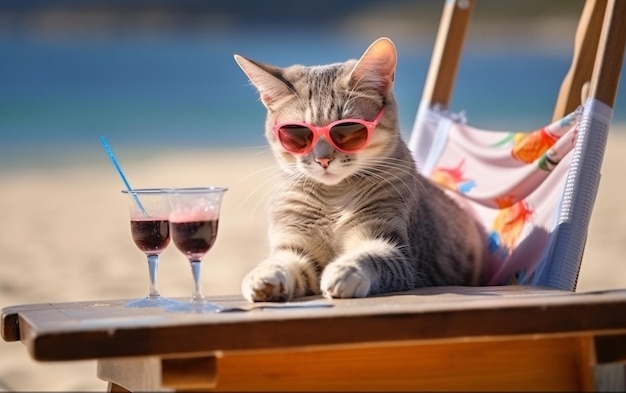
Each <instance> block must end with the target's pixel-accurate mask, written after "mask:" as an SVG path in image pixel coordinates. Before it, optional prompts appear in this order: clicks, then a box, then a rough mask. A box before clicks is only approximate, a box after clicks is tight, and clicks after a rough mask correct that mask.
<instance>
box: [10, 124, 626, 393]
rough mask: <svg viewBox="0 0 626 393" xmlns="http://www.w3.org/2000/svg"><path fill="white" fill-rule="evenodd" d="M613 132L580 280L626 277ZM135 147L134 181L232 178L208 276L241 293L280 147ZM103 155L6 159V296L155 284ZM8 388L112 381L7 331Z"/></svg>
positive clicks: (617, 143) (182, 265)
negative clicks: (41, 356) (35, 161)
mask: <svg viewBox="0 0 626 393" xmlns="http://www.w3.org/2000/svg"><path fill="white" fill-rule="evenodd" d="M611 132H612V133H611V134H610V136H609V141H608V146H607V151H606V155H605V160H604V164H603V177H602V181H601V184H600V191H599V194H598V197H597V201H596V204H595V207H594V212H593V215H592V221H591V226H590V232H589V237H588V241H587V246H586V251H585V257H584V260H583V265H582V270H581V274H580V278H579V281H578V291H589V290H600V289H613V288H623V287H626V267H625V265H624V255H625V254H626V206H625V205H624V204H623V203H622V199H623V195H624V191H626V183H625V182H624V176H623V172H624V169H623V168H626V126H620V127H616V126H614V127H613V130H612V131H611ZM102 154H103V153H102ZM127 156H128V155H126V156H125V158H124V161H125V162H124V168H125V170H126V172H127V174H128V175H129V177H130V178H131V179H132V183H133V186H134V187H158V186H200V185H223V186H227V187H229V191H228V192H227V194H226V195H225V197H224V202H223V205H222V215H221V220H220V230H219V234H218V238H217V242H216V244H215V246H214V248H213V249H212V250H211V251H210V252H209V254H207V256H206V257H205V259H204V262H205V263H204V266H203V269H204V270H203V273H202V283H203V288H204V292H205V294H207V295H217V294H233V293H239V285H240V282H241V279H242V278H243V276H244V274H245V273H246V272H247V271H248V270H249V269H250V268H251V266H253V265H254V264H255V263H256V262H257V261H258V260H260V259H261V258H263V257H264V256H265V254H266V252H267V241H266V239H267V227H266V226H267V219H266V214H267V209H266V207H267V206H266V203H267V197H268V195H269V193H270V190H271V188H270V187H269V185H270V183H271V182H272V176H273V175H274V174H275V173H276V169H275V164H274V161H273V158H272V157H271V156H270V155H269V154H268V153H267V152H265V153H258V152H257V150H250V151H248V150H245V149H244V150H242V149H238V150H224V151H203V152H202V151H189V150H185V151H173V152H169V153H160V154H156V155H154V157H153V158H148V157H145V156H144V157H142V158H141V159H139V158H138V159H135V160H128V158H127ZM98 158H99V159H98V160H92V161H97V163H93V162H89V160H86V162H85V163H81V165H55V166H46V165H41V166H31V167H30V168H22V169H20V170H17V171H15V170H7V169H6V168H4V167H3V168H0V184H2V194H1V195H2V196H1V198H0V200H1V201H2V206H3V208H4V209H5V211H4V214H3V224H4V225H2V227H1V229H0V231H2V232H1V236H0V261H1V265H0V307H6V306H10V305H18V304H26V303H43V302H66V301H88V300H106V299H120V298H140V297H143V296H145V295H146V294H147V291H148V272H147V264H146V262H145V258H144V256H143V254H142V253H140V252H139V251H138V250H137V248H136V247H135V245H134V244H133V243H132V241H131V238H130V232H129V226H128V211H127V207H126V200H125V199H124V197H123V196H122V194H121V193H120V192H119V191H120V189H121V185H122V183H121V181H120V179H119V178H118V177H117V175H116V174H115V171H114V170H113V167H112V166H111V165H110V163H109V162H108V161H106V160H102V159H100V158H101V157H98ZM159 284H160V285H159V286H160V289H161V292H162V294H163V295H165V296H176V297H184V296H187V295H188V294H190V291H191V275H190V271H189V267H188V263H187V262H186V260H185V259H184V258H183V256H182V255H181V254H180V253H178V251H177V250H176V249H175V248H174V247H173V246H170V247H169V248H168V249H167V250H166V251H165V252H164V253H163V254H162V257H161V265H160V274H159ZM2 389H5V390H21V391H36V390H39V391H42V390H46V391H105V390H106V383H105V382H103V381H100V380H98V379H97V378H96V363H95V361H80V362H68V363H56V362H46V363H43V362H35V361H33V360H32V359H31V358H30V357H29V355H28V353H27V351H26V348H25V347H24V346H23V345H22V344H21V343H5V342H0V390H2Z"/></svg>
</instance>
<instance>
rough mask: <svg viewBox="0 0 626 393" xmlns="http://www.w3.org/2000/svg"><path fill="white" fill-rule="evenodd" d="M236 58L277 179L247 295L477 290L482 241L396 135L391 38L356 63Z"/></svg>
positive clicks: (376, 44) (335, 295)
mask: <svg viewBox="0 0 626 393" xmlns="http://www.w3.org/2000/svg"><path fill="white" fill-rule="evenodd" d="M235 60H236V62H237V63H238V64H239V66H240V67H241V69H242V70H243V71H244V73H245V74H246V75H247V76H248V78H249V79H250V81H251V83H252V84H253V85H254V86H255V87H256V88H257V90H258V92H259V93H260V98H261V101H262V103H263V104H264V105H265V107H266V108H267V110H268V112H267V119H266V122H265V135H266V137H267V139H268V141H269V145H270V146H271V149H272V151H273V153H274V155H275V157H276V160H277V161H278V164H279V166H280V167H281V169H282V173H284V176H283V178H282V182H281V184H280V186H279V187H277V189H276V192H275V193H274V200H273V203H272V204H271V208H270V226H269V234H270V255H269V257H268V258H267V259H265V260H263V261H261V262H260V263H259V264H258V265H257V266H255V267H254V268H253V269H252V270H251V271H250V272H249V273H248V274H247V275H246V277H245V278H244V280H243V283H242V293H243V296H244V297H245V298H246V299H248V300H249V301H287V300H290V299H292V298H294V297H299V296H305V295H313V294H323V295H324V296H325V297H329V298H350V297H365V296H368V295H373V294H380V293H388V292H396V291H405V290H409V289H413V288H417V287H426V286H439V285H477V284H481V279H480V277H481V267H482V264H483V263H482V258H483V254H484V253H485V250H484V244H485V240H484V234H483V233H482V231H480V229H479V227H478V225H477V224H476V223H475V221H474V220H473V219H472V218H471V217H470V216H469V215H468V214H466V212H465V211H464V210H463V209H461V208H460V206H459V205H458V204H457V203H456V202H454V200H453V199H451V198H450V197H448V196H447V194H446V193H445V192H444V191H442V189H440V188H439V187H438V186H436V185H434V184H433V183H431V181H429V180H428V179H426V178H424V177H423V176H421V175H420V174H418V172H417V169H416V164H415V162H414V161H413V158H412V156H411V153H410V152H409V149H408V148H407V146H406V144H405V143H404V142H403V140H402V138H401V134H400V131H399V125H398V113H397V112H398V109H397V104H396V100H395V98H394V95H393V83H394V76H395V69H396V62H397V55H396V49H395V46H394V44H393V43H392V42H391V41H390V40H389V39H388V38H380V39H378V40H376V41H375V42H374V43H372V44H371V45H370V47H369V48H368V49H367V50H366V51H365V53H364V54H363V55H362V57H361V58H360V60H358V61H357V60H348V61H346V62H343V63H336V64H330V65H322V66H312V67H307V66H302V65H293V66H290V67H287V68H279V67H275V66H271V65H267V64H263V63H259V62H257V61H254V60H250V59H247V58H245V57H242V56H239V55H235Z"/></svg>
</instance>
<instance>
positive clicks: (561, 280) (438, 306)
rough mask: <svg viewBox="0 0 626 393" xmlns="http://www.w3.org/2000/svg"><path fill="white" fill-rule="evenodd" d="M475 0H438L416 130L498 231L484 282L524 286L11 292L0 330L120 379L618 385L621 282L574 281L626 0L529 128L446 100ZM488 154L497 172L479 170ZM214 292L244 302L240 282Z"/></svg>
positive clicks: (277, 385)
mask: <svg viewBox="0 0 626 393" xmlns="http://www.w3.org/2000/svg"><path fill="white" fill-rule="evenodd" d="M473 6H474V0H459V1H452V0H446V1H445V5H444V10H443V16H442V21H441V25H440V29H439V32H438V36H437V39H436V43H435V49H434V53H433V57H432V61H431V65H430V70H429V73H428V77H427V81H426V86H425V89H424V94H423V98H422V102H421V104H420V108H419V110H418V114H417V118H416V122H415V127H414V130H413V134H412V136H411V140H410V141H409V144H410V147H411V148H412V151H413V153H414V156H415V159H416V160H417V163H418V165H419V168H420V170H421V171H422V172H423V173H425V174H426V175H428V176H430V177H431V178H433V179H435V180H436V181H438V182H439V183H441V184H443V185H444V186H445V187H447V188H448V190H449V192H450V193H451V194H452V195H453V196H454V197H455V198H458V200H459V202H460V203H462V204H464V205H465V206H467V208H468V209H472V212H473V213H474V214H475V215H476V217H477V218H478V219H479V220H481V222H482V223H483V224H484V225H485V227H486V228H488V229H489V230H491V237H490V245H491V246H492V249H491V250H492V253H491V255H492V260H491V261H490V262H491V263H492V264H490V266H491V269H490V270H489V272H488V276H487V277H486V278H487V279H488V281H489V283H497V284H511V283H523V284H529V285H496V286H485V287H443V288H421V289H417V290H414V291H408V292H403V293H399V294H386V295H384V296H373V297H370V298H364V299H341V300H337V301H336V302H333V304H332V307H313V308H311V309H307V308H303V309H298V310H291V311H285V310H282V311H281V310H274V308H280V305H278V307H277V304H271V305H263V304H260V305H257V306H259V308H261V307H269V308H268V309H267V310H265V311H267V312H264V311H262V310H257V311H258V312H257V311H254V312H250V313H238V312H233V313H224V314H219V315H218V314H215V315H202V316H199V315H186V314H178V313H169V314H164V313H163V312H162V310H155V309H145V310H141V312H139V313H138V311H137V310H133V309H128V308H126V307H124V303H125V302H126V300H116V301H92V302H79V303H60V304H50V303H42V304H34V305H23V306H14V307H8V308H5V309H3V310H2V318H1V319H2V325H0V326H1V328H2V329H1V331H0V333H1V335H2V338H3V339H4V340H5V341H18V340H19V341H22V342H23V343H24V344H25V345H26V346H27V348H28V350H29V352H30V354H31V356H32V357H33V358H34V359H36V360H41V361H74V360H84V359H97V361H98V371H97V372H98V376H99V377H100V378H101V379H103V380H105V381H108V382H109V386H108V389H109V391H119V392H122V391H158V390H161V391H172V390H180V391H190V390H196V391H206V390H210V389H216V390H222V391H223V390H229V391H246V390H248V391H249V390H257V391H268V390H289V391H296V390H308V391H320V390H325V389H326V390H332V391H339V390H344V391H345V390H353V391H385V390H405V391H406V390H409V391H411V390H412V391H414V390H416V389H420V388H421V389H425V390H429V391H433V390H441V389H444V390H446V389H447V390H481V391H486V390H499V391H502V390H507V389H509V388H510V389H511V390H531V389H540V390H544V391H548V390H564V391H576V390H587V391H590V390H594V389H598V390H600V391H605V390H608V389H610V388H613V387H617V388H618V389H621V390H622V391H623V390H624V389H626V388H625V386H626V380H625V378H624V367H623V365H622V364H623V363H624V362H626V350H625V349H624V348H626V291H615V292H612V291H602V292H598V293H580V294H579V293H572V291H573V290H574V289H575V287H576V281H577V276H578V269H579V267H580V262H581V258H582V254H583V250H584V245H585V240H586V233H587V226H588V223H589V218H590V214H591V210H592V207H593V203H594V199H595V194H596V191H597V189H598V184H599V177H600V168H601V164H602V157H603V153H604V148H605V145H606V140H607V132H608V128H609V125H610V122H611V117H612V107H613V104H614V101H615V95H616V91H617V85H618V80H619V74H620V70H621V65H622V59H623V56H624V47H625V43H626V24H624V23H623V21H622V20H620V19H623V16H624V15H626V0H587V1H586V3H585V6H584V9H583V13H582V17H581V19H580V24H579V27H578V32H577V34H576V42H575V49H574V56H573V57H574V60H573V63H572V67H571V69H570V71H569V73H568V74H567V76H566V77H565V81H564V82H563V86H562V88H561V92H560V94H559V98H558V100H557V104H556V108H555V111H554V117H553V119H551V120H546V124H549V125H547V126H546V127H543V128H542V129H540V130H538V131H534V132H529V133H523V134H522V133H511V132H502V131H486V130H480V129H477V128H474V127H471V126H470V125H468V123H467V122H466V121H464V119H463V118H462V117H461V116H458V115H455V114H452V113H449V111H448V104H449V101H450V97H451V93H452V87H453V85H454V79H455V74H456V70H457V68H458V65H459V59H460V56H461V49H462V46H463V42H464V39H465V33H466V31H467V28H468V25H469V19H470V16H471V13H472V8H473ZM587 83H589V85H588V88H583V86H585V85H586V84H587ZM581 91H584V93H583V97H584V98H583V99H582V100H581ZM494 162H499V163H501V164H502V165H500V166H498V165H495V167H494ZM494 168H495V169H494ZM485 171H491V172H487V173H488V176H487V178H486V179H487V180H488V181H489V182H490V183H491V184H492V185H495V187H485V184H487V182H486V181H485V182H483V181H484V179H485V177H484V176H482V175H481V174H483V173H484V172H485ZM501 173H504V175H501ZM494 179H497V181H494ZM529 184H530V186H529ZM214 300H216V301H219V302H221V303H223V304H225V305H228V304H230V305H232V306H234V307H235V308H237V307H249V304H248V303H247V302H246V301H245V300H244V299H242V298H241V296H233V297H219V298H216V299H214ZM316 300H319V299H316ZM324 302H327V301H326V300H324ZM305 303H306V301H305ZM272 310H273V311H272ZM605 366H606V368H604V367H605ZM598 367H600V368H604V371H608V373H605V374H607V375H608V376H609V377H612V376H615V378H614V379H611V380H610V381H609V379H610V378H606V376H607V375H604V377H605V378H602V374H603V373H602V372H600V373H595V371H596V369H598ZM600 371H602V370H600ZM598 375H600V377H598ZM602 381H609V382H608V383H607V385H602V384H601V383H599V382H602ZM613 382H614V383H613Z"/></svg>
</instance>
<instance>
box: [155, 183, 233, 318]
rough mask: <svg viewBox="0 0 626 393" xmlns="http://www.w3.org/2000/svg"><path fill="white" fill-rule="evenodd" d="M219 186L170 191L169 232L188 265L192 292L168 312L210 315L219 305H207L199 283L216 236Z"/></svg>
mask: <svg viewBox="0 0 626 393" xmlns="http://www.w3.org/2000/svg"><path fill="white" fill-rule="evenodd" d="M226 190H227V189H226V188H222V187H195V188H193V187H192V188H175V189H170V192H169V204H170V215H169V219H170V233H171V236H172V242H173V243H174V245H175V246H176V248H177V249H178V250H179V251H180V252H182V253H183V254H184V255H185V256H186V257H187V260H188V261H189V263H190V264H191V272H192V274H193V292H192V295H191V300H190V301H188V302H180V303H178V304H174V305H168V306H167V307H165V309H166V310H168V311H178V312H194V313H207V312H209V313H211V312H219V311H221V310H222V309H223V307H222V306H220V305H218V304H214V303H210V302H208V301H207V300H206V299H205V298H204V295H203V294H202V286H201V284H200V276H201V267H202V258H203V257H204V255H205V254H206V253H207V252H208V251H209V250H210V249H211V247H213V244H214V243H215V238H216V237H217V227H218V223H219V218H220V206H221V203H222V197H223V195H224V193H225V192H226Z"/></svg>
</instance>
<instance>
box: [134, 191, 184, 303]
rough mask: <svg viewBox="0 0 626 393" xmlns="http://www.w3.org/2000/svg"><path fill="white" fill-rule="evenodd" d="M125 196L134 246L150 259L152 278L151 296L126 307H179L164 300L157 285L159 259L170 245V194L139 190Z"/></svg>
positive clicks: (174, 301) (149, 270) (169, 300)
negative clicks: (172, 305) (168, 196)
mask: <svg viewBox="0 0 626 393" xmlns="http://www.w3.org/2000/svg"><path fill="white" fill-rule="evenodd" d="M122 193H123V194H125V195H126V196H127V201H128V211H129V214H130V233H131V235H132V238H133V242H134V243H135V245H136V246H137V248H139V250H141V252H143V253H144V254H145V255H146V257H147V259H148V272H149V274H150V291H149V293H148V296H146V297H145V298H143V299H137V300H132V301H130V302H128V303H126V307H164V306H166V305H171V304H175V303H178V301H176V300H173V299H167V298H164V297H162V296H161V294H160V293H159V288H158V284H157V273H158V269H159V255H160V254H161V252H163V250H165V248H166V247H167V245H168V244H169V243H170V228H169V203H168V199H167V190H166V189H160V188H138V189H133V190H130V191H128V190H122Z"/></svg>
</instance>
